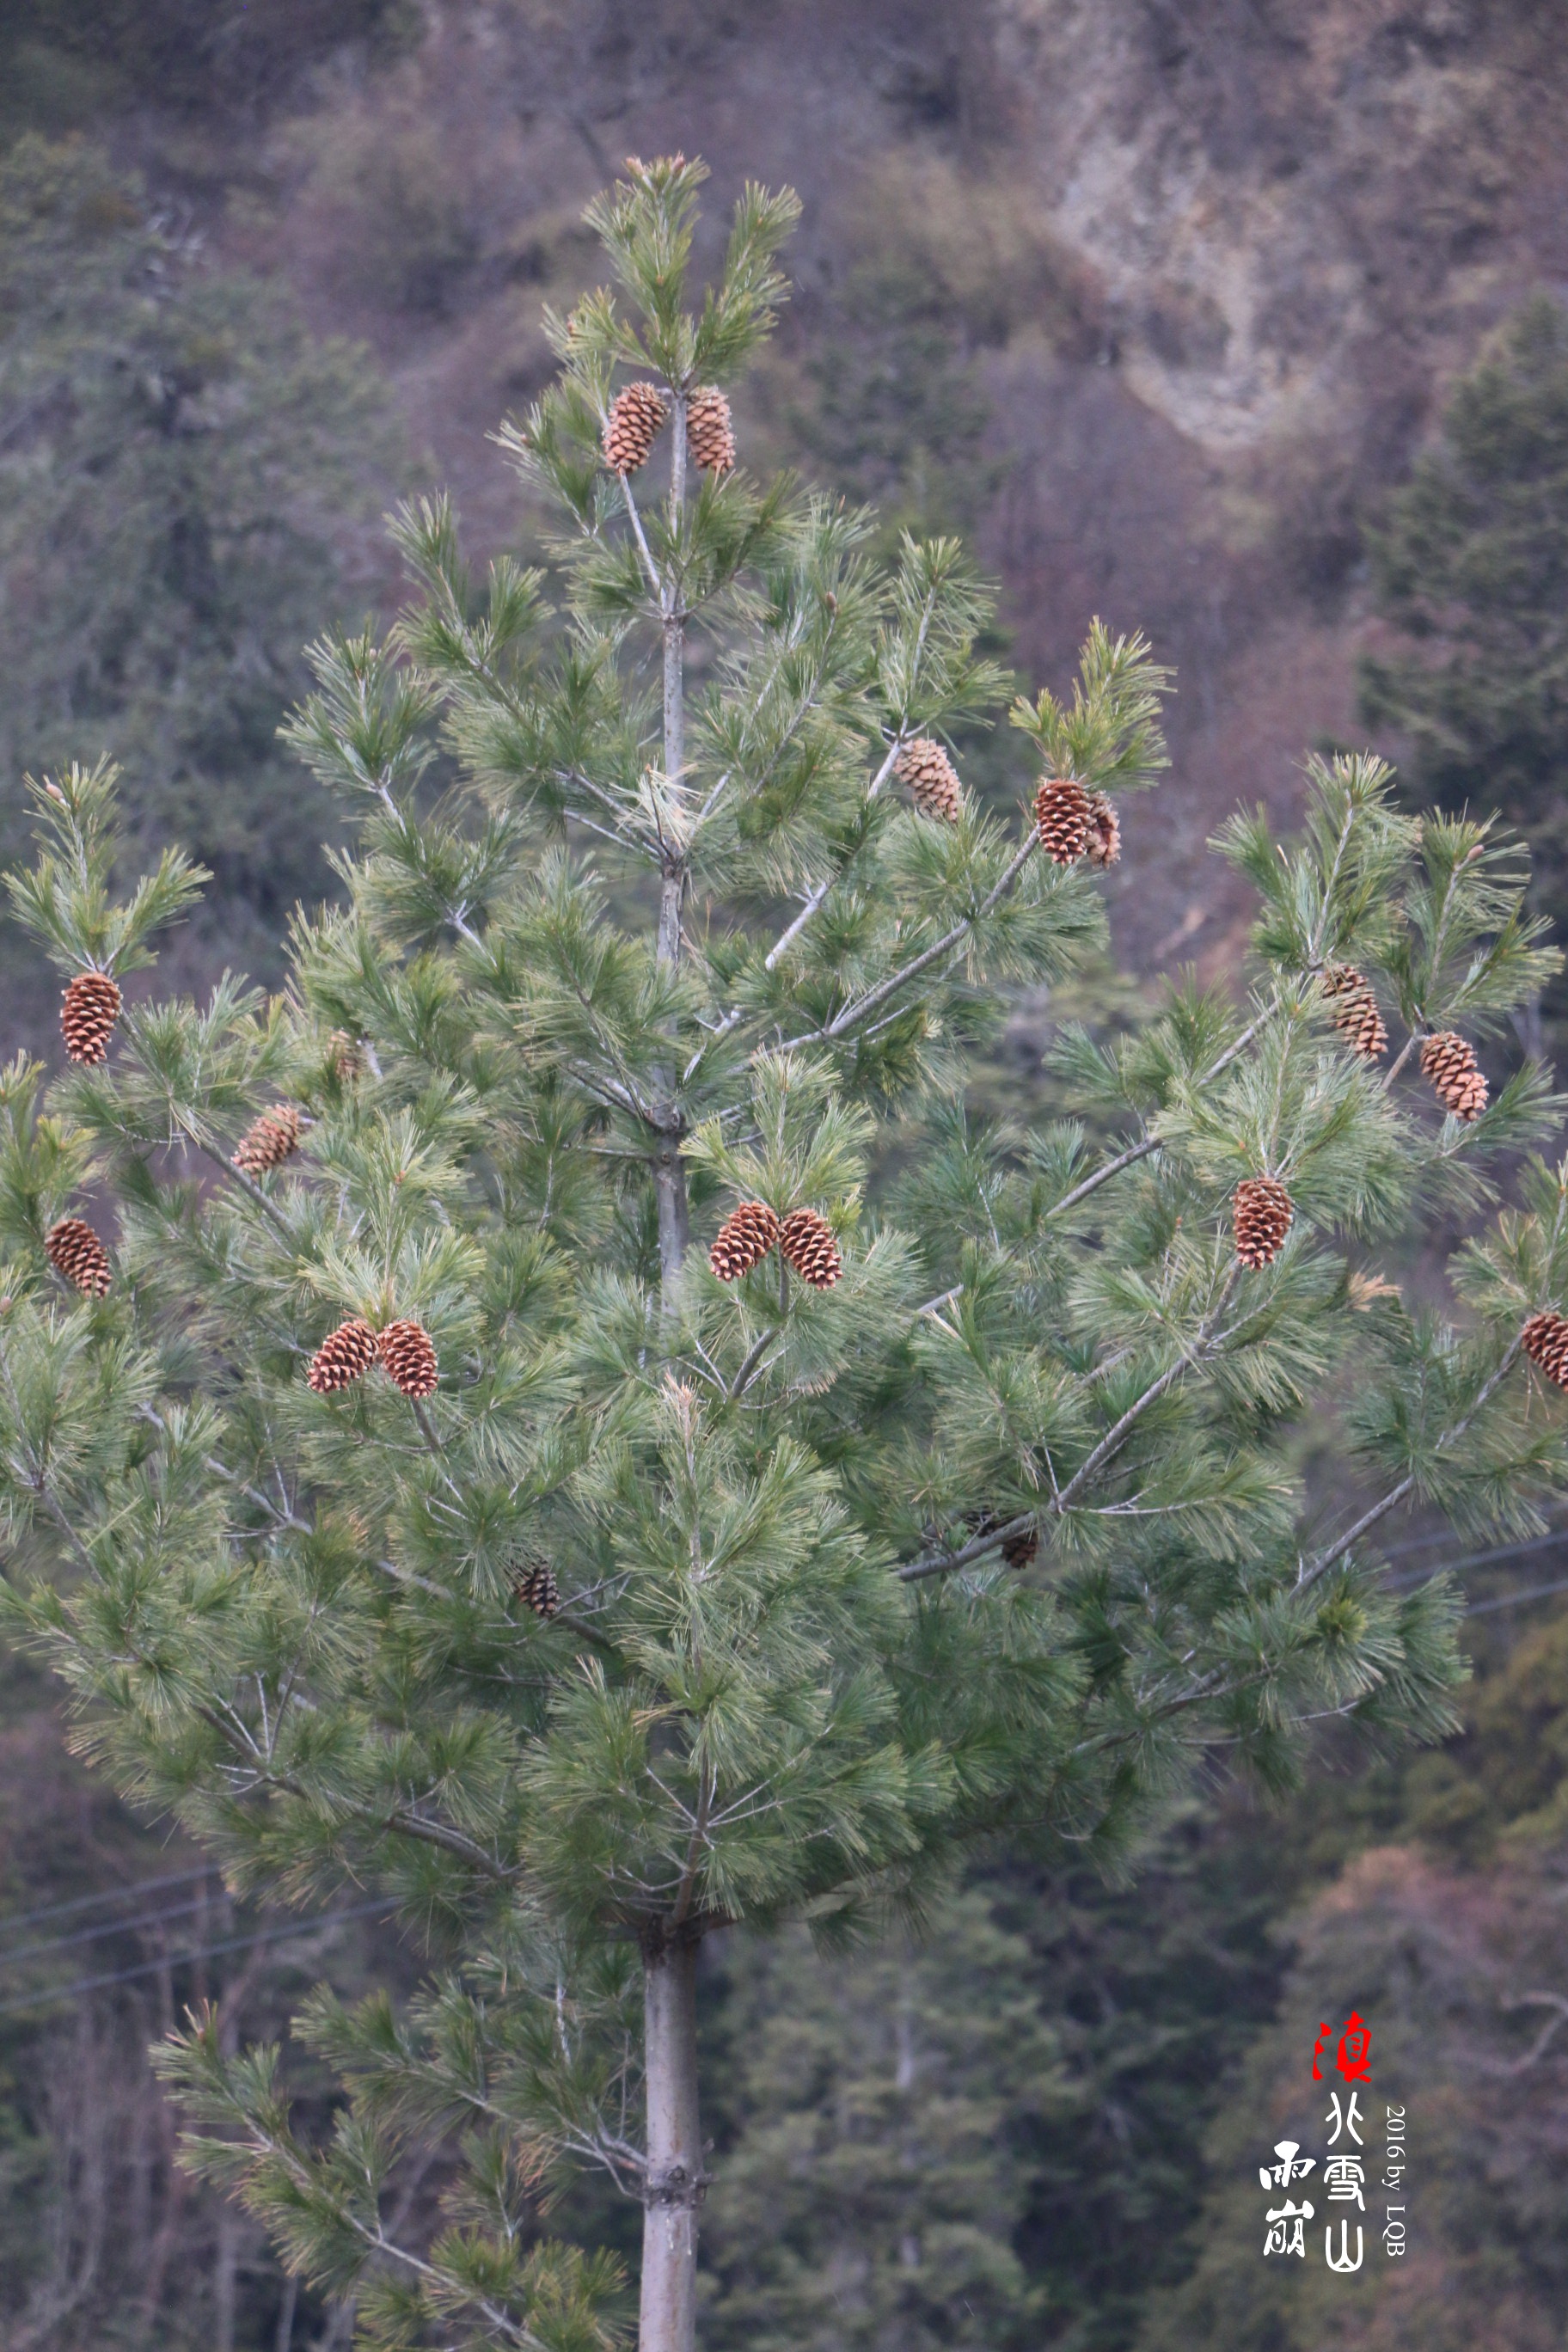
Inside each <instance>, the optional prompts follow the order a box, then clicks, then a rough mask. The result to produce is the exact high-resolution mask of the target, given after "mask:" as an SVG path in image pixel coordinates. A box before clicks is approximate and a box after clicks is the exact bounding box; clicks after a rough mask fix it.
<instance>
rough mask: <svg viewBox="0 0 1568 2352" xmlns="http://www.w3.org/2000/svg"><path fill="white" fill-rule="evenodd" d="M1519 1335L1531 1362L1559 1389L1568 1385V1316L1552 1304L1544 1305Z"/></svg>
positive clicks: (1566, 1387) (1567, 1387)
mask: <svg viewBox="0 0 1568 2352" xmlns="http://www.w3.org/2000/svg"><path fill="white" fill-rule="evenodd" d="M1519 1337H1520V1344H1521V1347H1522V1348H1523V1349H1524V1352H1525V1354H1526V1355H1527V1356H1528V1357H1529V1358H1530V1360H1531V1363H1532V1364H1534V1365H1536V1366H1538V1367H1539V1369H1540V1370H1542V1371H1543V1372H1544V1373H1545V1375H1546V1377H1547V1379H1548V1380H1549V1381H1555V1382H1556V1384H1557V1386H1558V1387H1559V1388H1560V1389H1568V1320H1564V1318H1563V1317H1562V1316H1561V1315H1559V1314H1557V1313H1556V1312H1555V1311H1554V1310H1553V1309H1552V1307H1542V1310H1541V1312H1540V1313H1539V1314H1537V1315H1532V1316H1531V1318H1530V1320H1529V1322H1528V1323H1527V1324H1526V1325H1525V1327H1524V1328H1523V1330H1522V1331H1521V1333H1520V1335H1519Z"/></svg>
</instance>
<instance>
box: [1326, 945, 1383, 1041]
mask: <svg viewBox="0 0 1568 2352" xmlns="http://www.w3.org/2000/svg"><path fill="white" fill-rule="evenodd" d="M1323 994H1324V995H1325V996H1326V997H1327V998H1328V1000H1329V1019H1330V1021H1331V1023H1332V1024H1333V1026H1334V1027H1335V1028H1336V1029H1337V1030H1338V1031H1339V1033H1340V1034H1341V1036H1342V1038H1343V1039H1344V1040H1345V1042H1346V1044H1347V1045H1349V1046H1350V1048H1351V1051H1352V1053H1355V1054H1364V1055H1366V1057H1367V1059H1368V1060H1369V1061H1375V1060H1376V1058H1377V1056H1378V1055H1380V1054H1381V1053H1384V1051H1385V1050H1386V1048H1387V1045H1388V1032H1387V1030H1386V1029H1385V1028H1384V1025H1383V1015H1382V1013H1380V1012H1379V1011H1378V1009H1377V999H1376V997H1375V996H1374V995H1373V992H1372V982H1370V981H1369V980H1368V979H1367V977H1366V974H1365V973H1364V972H1361V971H1357V970H1356V968H1355V966H1354V964H1353V963H1331V964H1330V965H1329V967H1328V969H1327V970H1326V971H1325V972H1324V973H1323Z"/></svg>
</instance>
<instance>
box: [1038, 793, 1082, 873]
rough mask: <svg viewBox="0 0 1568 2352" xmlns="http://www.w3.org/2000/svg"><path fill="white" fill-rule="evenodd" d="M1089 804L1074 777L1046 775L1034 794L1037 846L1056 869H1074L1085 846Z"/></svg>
mask: <svg viewBox="0 0 1568 2352" xmlns="http://www.w3.org/2000/svg"><path fill="white" fill-rule="evenodd" d="M1091 813H1092V803H1091V802H1090V800H1089V794H1088V793H1086V792H1085V790H1084V788H1083V786H1082V785H1081V784H1080V783H1079V781H1078V778H1077V777H1076V776H1047V777H1046V779H1045V780H1044V782H1042V784H1041V786H1040V789H1039V791H1038V792H1037V793H1036V794H1035V824H1036V825H1037V829H1038V831H1039V835H1040V845H1041V847H1042V848H1043V849H1044V851H1045V853H1046V855H1047V857H1049V858H1052V859H1054V860H1055V862H1056V864H1057V865H1058V866H1075V865H1076V864H1077V863H1078V861H1079V858H1080V857H1081V856H1083V854H1084V851H1085V850H1086V849H1087V848H1088V847H1089V818H1090V814H1091Z"/></svg>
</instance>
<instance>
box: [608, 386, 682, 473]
mask: <svg viewBox="0 0 1568 2352" xmlns="http://www.w3.org/2000/svg"><path fill="white" fill-rule="evenodd" d="M668 413H669V412H668V409H667V408H666V406H665V404H664V394H662V393H661V392H660V391H659V388H658V385H657V384H655V383H628V384H627V386H626V390H625V391H624V392H621V393H617V394H616V404H615V406H614V407H613V408H612V409H611V411H610V415H609V422H608V423H607V424H606V425H605V465H606V466H608V467H609V469H610V471H611V473H612V474H622V475H625V474H635V473H636V472H637V469H638V467H642V466H646V465H647V461H648V458H649V457H651V456H652V454H653V445H654V443H655V442H656V441H657V440H658V436H659V434H660V432H661V431H662V430H663V426H664V420H665V418H666V416H667V415H668Z"/></svg>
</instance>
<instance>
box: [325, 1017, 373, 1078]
mask: <svg viewBox="0 0 1568 2352" xmlns="http://www.w3.org/2000/svg"><path fill="white" fill-rule="evenodd" d="M327 1067H328V1069H329V1070H331V1074H332V1076H333V1077H334V1078H336V1080H337V1082H338V1084H339V1086H341V1087H347V1086H352V1085H353V1081H354V1080H355V1078H363V1076H364V1067H365V1063H364V1047H363V1045H361V1044H360V1042H359V1039H358V1038H357V1037H351V1036H350V1035H349V1033H348V1031H347V1030H346V1029H334V1030H333V1032H332V1034H331V1036H330V1037H329V1038H328V1040H327Z"/></svg>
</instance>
